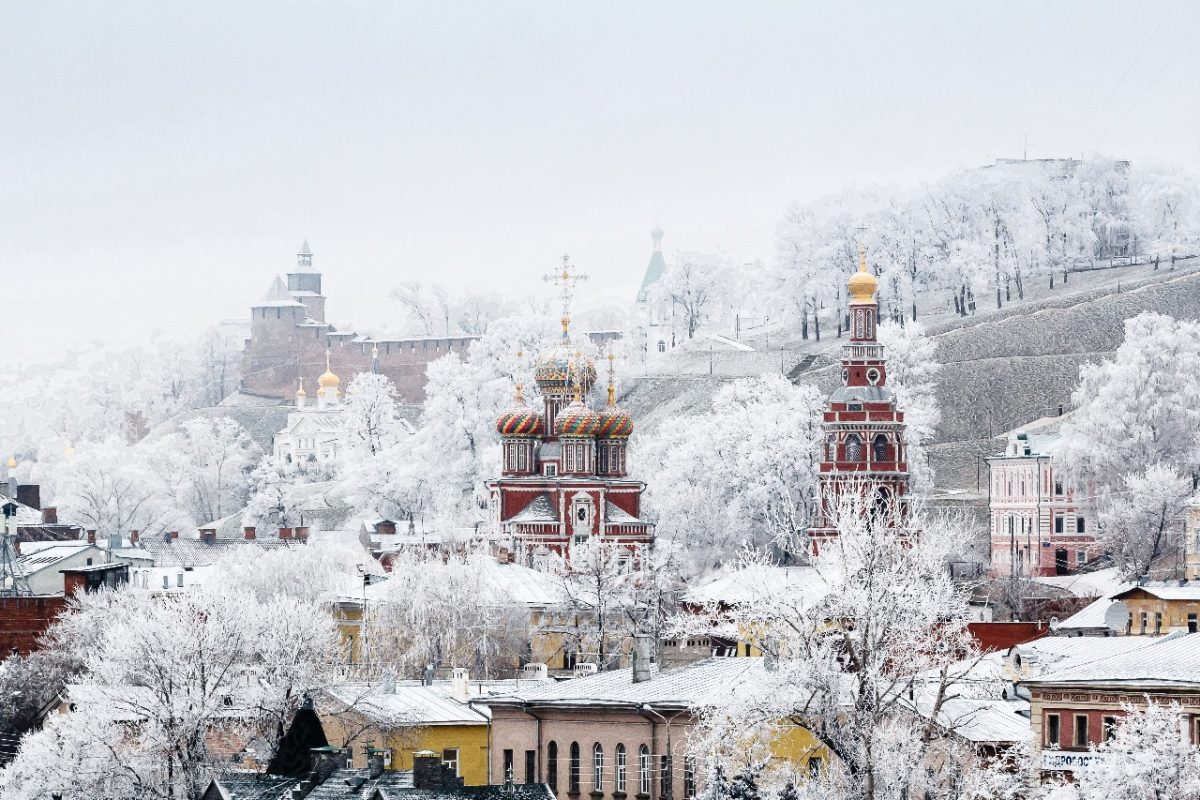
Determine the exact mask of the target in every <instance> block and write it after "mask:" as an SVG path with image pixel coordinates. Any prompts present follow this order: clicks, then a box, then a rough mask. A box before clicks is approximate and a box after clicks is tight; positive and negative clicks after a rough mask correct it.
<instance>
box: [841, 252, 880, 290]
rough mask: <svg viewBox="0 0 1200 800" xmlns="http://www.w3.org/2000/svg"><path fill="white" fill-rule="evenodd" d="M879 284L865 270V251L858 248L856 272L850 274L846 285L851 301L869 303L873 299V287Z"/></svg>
mask: <svg viewBox="0 0 1200 800" xmlns="http://www.w3.org/2000/svg"><path fill="white" fill-rule="evenodd" d="M878 285H879V281H877V280H876V279H875V276H874V275H872V274H871V273H870V272H867V252H866V250H864V249H863V248H861V247H860V248H859V249H858V272H856V273H854V274H853V275H851V276H850V280H849V281H848V282H847V284H846V286H847V287H848V288H849V289H850V302H851V303H869V302H871V301H872V300H874V299H875V288H876V287H877V286H878Z"/></svg>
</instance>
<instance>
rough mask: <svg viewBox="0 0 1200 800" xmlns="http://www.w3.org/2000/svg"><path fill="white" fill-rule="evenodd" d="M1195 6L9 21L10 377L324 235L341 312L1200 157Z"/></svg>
mask: <svg viewBox="0 0 1200 800" xmlns="http://www.w3.org/2000/svg"><path fill="white" fill-rule="evenodd" d="M1198 26H1200V5H1198V4H1194V3H1187V2H1181V1H1179V2H1170V3H1162V2H1144V1H1140V2H1137V3H1131V2H1111V3H1100V2H1079V3H1071V2H1055V3H1045V2H1029V3H1020V2H1013V0H1004V2H996V3H980V2H969V3H964V2H961V0H959V1H958V2H946V3H932V2H923V3H911V2H910V3H899V2H886V3H885V2H880V3H852V4H845V3H833V2H829V3H824V4H820V5H816V4H807V3H798V2H774V3H767V2H763V3H750V2H723V3H703V2H697V1H696V0H682V1H681V2H674V3H669V2H647V1H644V0H643V1H641V2H603V3H577V2H570V3H564V2H561V0H558V1H557V2H546V3H532V2H523V3H497V2H478V3H468V2H455V3H446V2H430V3H427V4H416V3H401V2H378V3H368V2H354V3H336V2H311V3H303V2H288V3H283V2H280V3H268V2H254V0H237V1H236V2H228V3H218V2H204V3H182V2H180V3H174V2H164V0H147V2H130V1H127V0H125V1H123V0H112V1H111V2H105V3H78V2H62V3H59V2H51V0H28V1H26V2H15V1H12V0H10V2H6V3H3V4H2V5H0V276H2V283H0V286H3V294H4V300H3V310H2V311H0V318H2V319H3V320H4V328H5V329H6V335H5V337H4V339H5V342H6V347H5V353H4V356H3V357H0V358H6V359H11V360H13V361H17V362H28V361H30V360H43V359H51V358H54V357H55V356H56V355H57V354H58V353H60V352H61V351H62V350H63V349H64V348H67V347H70V346H71V344H72V343H73V342H75V341H78V340H79V339H81V338H89V339H100V340H103V341H111V342H126V341H129V340H131V339H133V338H135V337H138V336H148V335H151V333H152V332H154V331H156V330H159V331H192V330H194V331H199V330H201V329H202V328H204V327H205V326H207V325H208V324H210V323H212V322H215V321H217V320H219V319H222V318H231V317H240V316H246V315H247V313H248V312H247V308H248V306H249V304H250V302H252V301H253V300H255V299H257V298H258V297H259V296H260V295H261V294H262V293H263V292H264V291H265V289H266V288H267V287H268V285H269V283H270V281H271V278H272V276H273V275H274V274H275V273H276V272H285V271H286V270H287V269H288V268H289V267H290V266H291V265H292V264H293V263H294V256H293V254H294V253H295V252H296V250H297V247H298V245H299V244H300V241H301V239H302V238H303V237H304V236H306V235H307V236H308V237H309V239H310V240H311V242H312V246H313V249H314V250H315V251H316V254H317V256H316V258H317V261H316V263H317V264H318V265H319V266H320V267H321V268H322V271H323V272H324V273H325V287H326V294H327V295H329V296H330V298H331V299H330V317H331V318H332V319H333V320H334V321H335V322H337V321H341V322H353V323H355V324H356V325H358V326H361V327H370V326H376V325H380V324H383V323H386V320H387V317H388V315H389V314H390V313H392V308H391V304H390V303H389V302H388V301H387V300H386V294H387V290H388V289H389V288H390V287H392V286H394V285H395V284H397V283H399V282H400V281H402V280H407V279H411V278H424V279H427V280H428V279H433V280H440V281H443V282H445V283H447V284H451V285H456V286H461V285H472V286H488V287H496V288H503V289H507V290H516V289H517V287H528V288H529V290H537V291H541V290H542V287H541V281H540V280H539V278H540V276H541V275H542V274H543V273H544V272H545V271H547V269H548V268H550V266H551V265H553V264H554V263H555V260H556V258H557V257H558V256H559V254H561V253H562V252H563V251H569V252H570V253H571V254H572V256H573V257H574V259H575V261H576V262H577V263H578V264H579V265H580V266H581V267H582V268H584V269H585V270H587V271H588V272H590V273H591V275H592V278H593V280H592V281H591V283H590V284H589V291H602V292H603V291H609V292H616V291H619V292H620V293H621V294H622V295H623V296H624V295H630V296H631V295H632V293H633V292H634V289H635V288H636V285H637V282H638V280H639V279H640V277H641V272H642V269H643V268H644V266H645V263H646V260H647V257H648V254H649V236H648V233H647V231H648V230H649V228H650V227H652V226H653V225H654V224H655V223H656V222H657V223H659V224H661V225H662V226H663V228H665V229H666V247H667V250H668V251H670V250H673V249H690V250H716V249H724V250H725V251H727V252H728V253H729V254H730V255H731V256H733V257H734V258H736V259H739V260H748V259H752V258H755V257H762V258H764V259H765V258H769V257H770V255H771V252H772V249H773V236H774V226H775V222H776V220H777V219H778V217H779V215H780V212H781V210H782V209H783V208H784V206H785V205H786V204H787V203H788V202H789V201H790V200H793V199H800V200H807V199H813V198H816V197H819V196H821V195H823V194H826V193H828V192H831V191H834V190H836V189H838V188H840V187H842V186H844V185H847V184H852V183H857V184H864V183H876V182H882V183H901V184H910V183H915V182H919V181H922V180H928V179H935V178H937V177H940V176H941V175H942V174H943V173H945V172H947V171H949V170H951V169H954V168H956V167H962V166H972V165H976V164H981V163H985V162H987V161H989V160H991V159H993V158H996V157H1019V156H1020V154H1021V148H1022V144H1023V141H1024V138H1025V136H1028V137H1029V141H1030V146H1029V154H1030V156H1031V157H1034V156H1062V155H1078V154H1080V153H1091V152H1103V153H1106V154H1108V155H1113V156H1119V157H1124V158H1132V159H1153V160H1155V161H1165V162H1172V163H1178V164H1181V165H1183V166H1185V167H1187V168H1189V169H1194V168H1196V166H1197V164H1198V163H1200V109H1198V107H1197V99H1198V93H1200V81H1198V80H1197V76H1198V75H1200V31H1198Z"/></svg>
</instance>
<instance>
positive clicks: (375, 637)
mask: <svg viewBox="0 0 1200 800" xmlns="http://www.w3.org/2000/svg"><path fill="white" fill-rule="evenodd" d="M489 558H490V557H489V556H485V555H466V556H462V555H458V554H450V555H444V554H440V553H433V554H425V553H421V552H401V553H399V554H398V558H397V560H396V561H395V562H394V563H393V565H392V576H391V577H390V578H389V579H388V580H387V581H386V583H384V584H383V587H382V592H380V593H379V594H377V595H375V597H374V598H373V599H372V600H371V601H370V602H369V603H368V605H367V610H366V626H365V628H364V631H363V634H362V638H363V641H362V645H361V649H362V651H363V653H364V655H363V667H364V668H366V669H367V670H368V672H370V674H375V672H378V671H379V670H380V669H382V668H383V667H384V666H390V667H394V668H395V669H397V670H398V671H399V673H400V674H401V675H402V676H406V677H412V678H417V677H420V675H421V673H422V671H423V670H424V668H425V666H426V665H428V664H432V665H434V666H435V667H466V668H468V669H470V670H471V672H472V673H474V674H479V675H483V676H490V677H499V676H500V674H501V670H504V671H505V674H508V673H507V670H509V669H511V668H514V667H515V666H516V665H517V663H518V662H519V661H520V660H521V656H522V654H523V653H524V652H525V649H526V645H527V643H528V641H529V639H528V630H529V629H528V625H529V620H528V615H527V614H526V613H525V610H524V609H523V608H522V607H521V606H520V605H519V604H518V603H517V602H516V601H515V600H514V599H513V597H512V596H511V595H510V594H509V593H508V591H507V590H506V589H505V588H504V587H503V586H501V585H498V584H497V583H496V582H495V581H493V580H491V579H490V578H489V577H488V576H489V573H488V566H489V565H488V563H487V561H488V559H489ZM372 670H374V672H371V671H372Z"/></svg>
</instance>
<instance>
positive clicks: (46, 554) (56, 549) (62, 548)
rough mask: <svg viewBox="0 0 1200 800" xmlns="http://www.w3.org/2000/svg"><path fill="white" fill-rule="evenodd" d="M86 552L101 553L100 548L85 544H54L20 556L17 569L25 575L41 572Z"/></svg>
mask: <svg viewBox="0 0 1200 800" xmlns="http://www.w3.org/2000/svg"><path fill="white" fill-rule="evenodd" d="M86 550H95V551H96V552H97V553H98V554H100V553H102V552H103V551H102V550H100V548H98V547H96V546H95V545H92V544H88V543H87V542H79V543H75V544H63V543H61V542H56V543H55V544H54V546H53V547H45V548H42V549H41V550H38V551H37V552H34V553H29V554H27V555H23V556H21V557H20V558H18V559H17V567H18V568H19V569H20V570H21V571H22V572H24V573H25V574H30V573H33V572H41V571H42V570H44V569H48V568H50V567H53V566H55V565H57V564H59V563H61V562H62V561H65V560H66V559H68V558H70V557H71V556H76V555H79V554H80V553H82V552H84V551H86Z"/></svg>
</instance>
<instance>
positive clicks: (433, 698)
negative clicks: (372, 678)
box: [328, 683, 488, 727]
mask: <svg viewBox="0 0 1200 800" xmlns="http://www.w3.org/2000/svg"><path fill="white" fill-rule="evenodd" d="M328 692H329V694H330V695H332V696H333V697H334V698H336V699H337V700H338V701H339V702H342V703H345V704H346V705H347V706H351V707H353V708H354V710H355V711H357V712H358V713H360V714H362V715H363V716H365V717H367V718H368V719H370V720H372V721H373V722H376V723H379V724H382V725H388V726H394V727H406V726H413V727H416V726H428V725H487V723H488V717H487V716H486V715H485V714H484V713H483V712H482V711H477V710H476V709H474V708H472V707H471V706H470V705H469V704H468V703H460V702H459V701H458V700H455V699H454V695H453V687H452V685H450V684H448V683H435V684H433V685H431V686H423V685H420V684H417V685H397V686H396V690H395V691H394V692H387V691H384V690H383V689H382V688H381V687H379V686H368V685H365V684H342V685H341V686H334V687H331V688H330V689H328Z"/></svg>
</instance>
